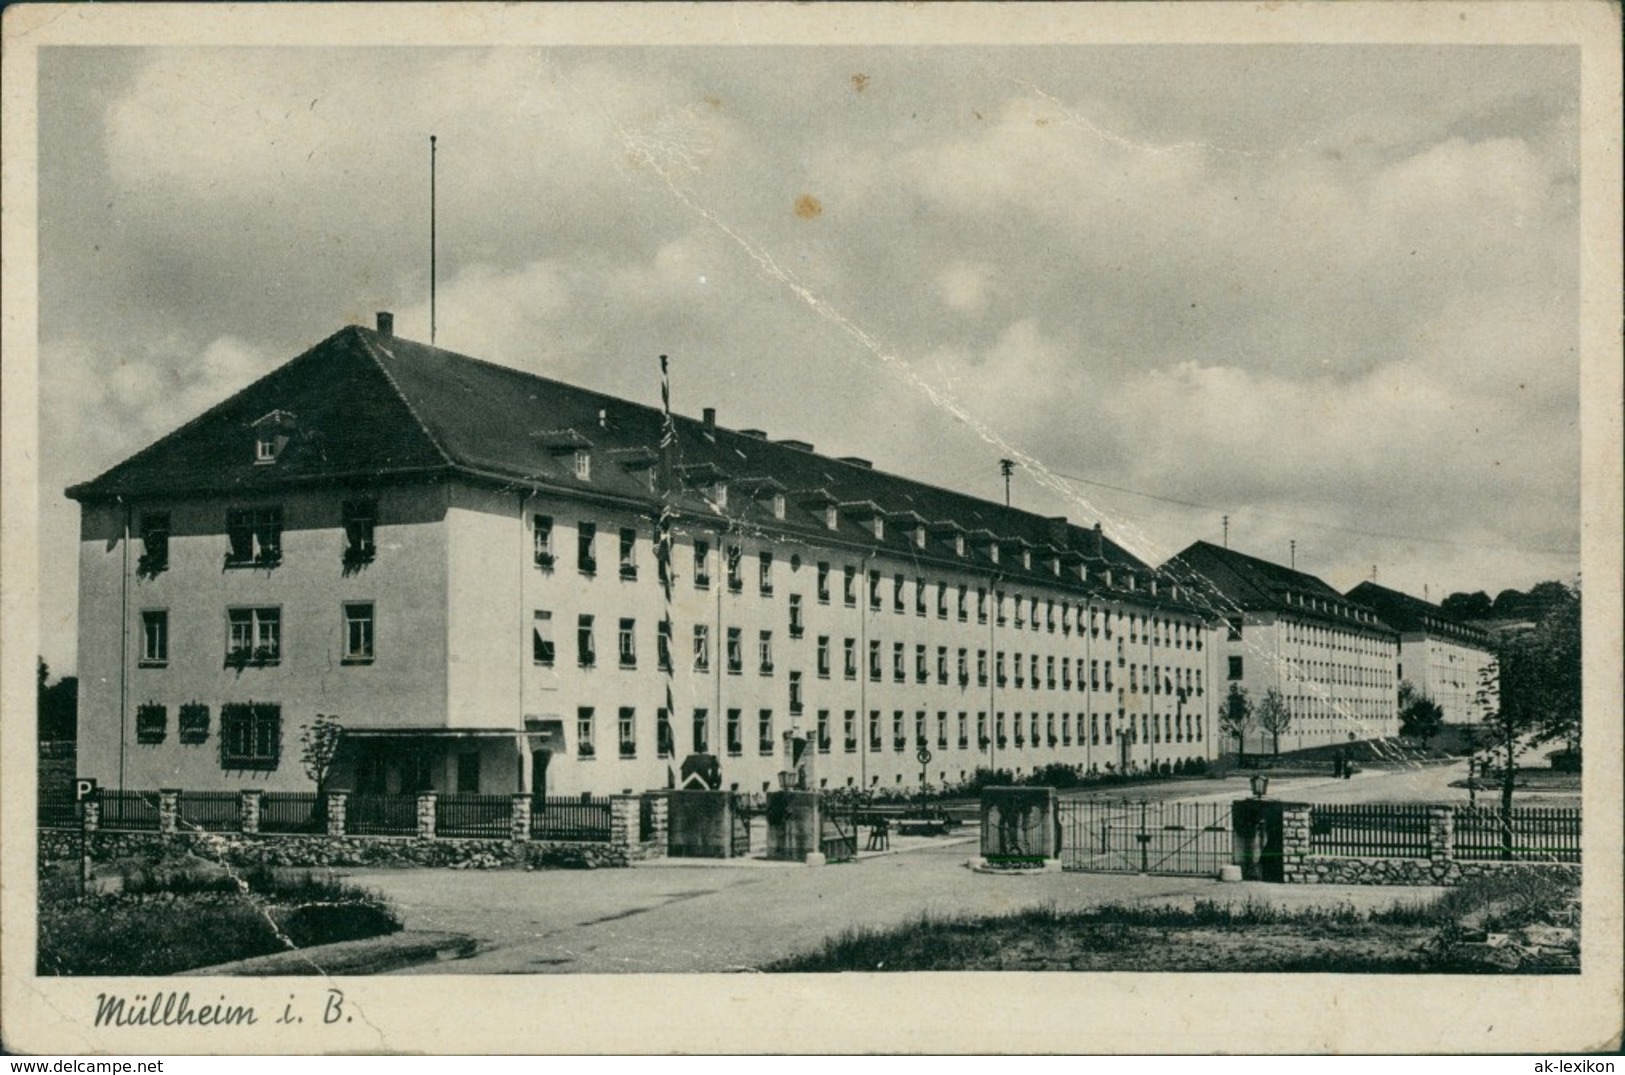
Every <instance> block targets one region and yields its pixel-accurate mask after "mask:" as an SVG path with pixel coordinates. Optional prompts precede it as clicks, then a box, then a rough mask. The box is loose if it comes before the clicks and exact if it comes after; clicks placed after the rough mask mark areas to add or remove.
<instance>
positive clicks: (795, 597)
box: [790, 593, 806, 638]
mask: <svg viewBox="0 0 1625 1075" xmlns="http://www.w3.org/2000/svg"><path fill="white" fill-rule="evenodd" d="M805 629H806V628H805V625H804V624H803V623H802V622H801V595H800V594H798V593H793V594H791V595H790V637H791V638H800V637H801V633H802V631H803V630H805Z"/></svg>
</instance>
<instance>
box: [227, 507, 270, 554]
mask: <svg viewBox="0 0 1625 1075" xmlns="http://www.w3.org/2000/svg"><path fill="white" fill-rule="evenodd" d="M226 539H227V541H228V542H229V543H230V546H231V547H230V548H229V549H228V550H227V551H226V566H227V567H275V566H277V565H278V564H280V563H281V562H282V509H281V508H234V509H232V510H231V511H228V512H226Z"/></svg>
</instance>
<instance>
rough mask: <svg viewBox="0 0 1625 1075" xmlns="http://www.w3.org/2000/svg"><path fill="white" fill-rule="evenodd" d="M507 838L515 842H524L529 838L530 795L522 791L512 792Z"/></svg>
mask: <svg viewBox="0 0 1625 1075" xmlns="http://www.w3.org/2000/svg"><path fill="white" fill-rule="evenodd" d="M508 838H509V839H510V840H513V841H514V842H516V843H524V842H525V841H527V840H529V839H530V796H529V795H526V794H525V793H524V792H522V791H516V792H514V796H513V813H512V815H510V817H509V825H508Z"/></svg>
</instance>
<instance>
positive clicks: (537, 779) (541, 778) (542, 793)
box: [530, 750, 553, 799]
mask: <svg viewBox="0 0 1625 1075" xmlns="http://www.w3.org/2000/svg"><path fill="white" fill-rule="evenodd" d="M552 756H553V752H552V751H551V750H533V751H531V752H530V793H531V795H532V796H533V797H535V798H538V799H540V798H544V797H546V795H547V761H548V759H549V758H551V757H552Z"/></svg>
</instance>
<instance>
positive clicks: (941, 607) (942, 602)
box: [937, 582, 948, 620]
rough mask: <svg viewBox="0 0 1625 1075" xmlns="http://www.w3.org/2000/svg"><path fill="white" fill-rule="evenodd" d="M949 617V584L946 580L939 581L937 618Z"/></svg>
mask: <svg viewBox="0 0 1625 1075" xmlns="http://www.w3.org/2000/svg"><path fill="white" fill-rule="evenodd" d="M947 618H948V584H947V583H946V582H939V583H937V619H939V620H945V619H947Z"/></svg>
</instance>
